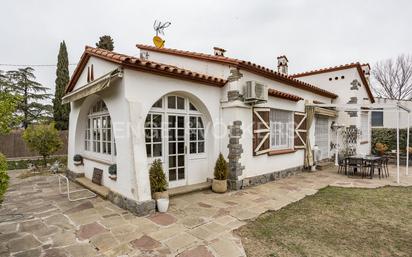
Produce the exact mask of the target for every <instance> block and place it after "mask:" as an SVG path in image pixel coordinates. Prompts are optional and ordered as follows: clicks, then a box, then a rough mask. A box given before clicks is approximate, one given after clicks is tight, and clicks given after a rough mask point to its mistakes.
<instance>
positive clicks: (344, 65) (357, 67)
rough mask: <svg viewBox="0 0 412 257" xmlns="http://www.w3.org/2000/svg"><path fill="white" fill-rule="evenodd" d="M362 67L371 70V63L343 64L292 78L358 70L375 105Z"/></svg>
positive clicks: (302, 73) (303, 73)
mask: <svg viewBox="0 0 412 257" xmlns="http://www.w3.org/2000/svg"><path fill="white" fill-rule="evenodd" d="M362 66H368V67H369V69H370V66H369V63H364V64H360V63H359V62H352V63H348V64H343V65H339V66H334V67H328V68H322V69H317V70H311V71H305V72H301V73H296V74H293V75H290V76H291V77H293V78H300V77H306V76H311V75H316V74H321V73H327V72H333V71H339V70H346V69H351V68H356V69H357V71H358V73H359V76H360V78H361V80H362V83H363V85H364V86H365V89H366V92H367V93H368V96H369V99H370V101H371V102H372V103H374V102H375V98H374V97H373V94H372V90H371V88H370V85H369V83H368V80H367V79H366V77H365V74H364V72H363V70H362Z"/></svg>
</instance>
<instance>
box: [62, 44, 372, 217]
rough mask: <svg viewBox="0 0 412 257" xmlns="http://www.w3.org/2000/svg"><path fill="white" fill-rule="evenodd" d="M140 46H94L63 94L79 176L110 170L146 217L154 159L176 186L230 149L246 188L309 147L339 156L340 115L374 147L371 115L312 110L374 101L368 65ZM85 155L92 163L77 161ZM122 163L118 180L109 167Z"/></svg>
mask: <svg viewBox="0 0 412 257" xmlns="http://www.w3.org/2000/svg"><path fill="white" fill-rule="evenodd" d="M137 47H138V48H139V49H140V57H139V58H136V57H133V56H128V55H124V54H118V53H114V52H110V51H106V50H102V49H97V48H92V47H86V48H85V51H84V54H83V55H82V57H81V60H80V62H79V64H78V66H77V68H76V70H75V72H74V74H73V76H72V78H71V80H70V83H69V84H68V86H67V89H66V95H65V97H64V101H65V102H70V103H71V113H70V127H69V146H68V156H69V161H68V169H69V170H70V172H69V173H70V176H73V177H76V176H82V175H84V176H85V177H86V178H89V179H91V178H92V176H93V171H94V170H95V169H96V168H97V169H100V170H102V171H103V176H102V184H103V185H104V186H105V187H107V188H109V189H110V194H109V197H108V198H109V200H112V201H113V202H115V203H116V204H118V205H120V206H122V207H124V208H127V209H129V210H130V211H132V212H134V213H136V214H138V215H144V214H147V213H149V212H151V211H153V210H154V202H153V200H152V197H151V193H150V184H149V175H148V170H149V167H150V165H151V163H152V162H153V160H155V159H161V161H162V163H163V167H164V170H165V173H166V177H167V179H168V182H169V187H170V188H174V187H182V186H187V185H193V184H198V183H202V182H205V181H207V180H208V179H209V178H212V177H213V167H214V164H215V161H216V159H217V157H218V155H219V153H223V155H224V156H225V157H227V159H228V161H229V168H230V174H229V186H230V188H231V189H232V190H238V189H241V188H244V187H247V186H250V185H255V184H259V183H265V182H267V181H271V180H274V179H277V178H280V177H283V176H288V175H289V174H292V173H295V172H298V171H300V170H302V168H303V166H304V160H305V152H308V151H305V148H308V149H310V148H309V146H310V145H312V146H313V145H315V144H316V145H318V146H319V148H320V149H321V153H322V158H324V159H326V158H329V157H331V155H332V150H331V145H332V144H331V142H332V141H333V135H332V134H333V131H332V128H331V124H332V121H335V122H337V123H345V124H347V125H359V126H360V127H362V129H363V130H364V131H365V132H364V133H363V134H364V135H368V136H364V138H362V142H359V152H362V153H368V151H369V150H368V149H367V148H368V147H369V142H370V139H369V134H370V133H369V129H370V125H369V121H370V118H369V116H367V117H365V118H364V115H360V116H359V117H357V116H356V115H354V114H352V113H349V114H348V113H346V112H337V111H336V110H333V109H331V108H322V107H320V106H317V107H316V108H312V109H311V110H312V111H313V112H312V113H314V117H312V118H310V116H308V115H307V110H308V107H307V106H309V104H313V103H315V104H316V103H324V104H336V103H348V102H349V103H351V102H356V101H357V102H361V101H369V102H373V101H374V100H373V96H372V95H371V94H370V89H369V85H368V81H367V76H366V75H365V74H366V73H363V70H364V69H365V67H366V66H361V65H359V64H353V65H350V66H345V68H339V69H329V70H328V71H325V72H323V71H322V72H310V73H304V74H297V75H294V76H289V75H288V74H287V68H288V66H287V65H288V60H287V58H286V57H285V56H280V57H278V62H277V66H278V67H277V71H274V70H272V69H269V68H265V67H262V66H260V65H257V64H254V63H251V62H248V61H242V60H237V59H233V58H229V57H226V56H225V51H224V50H223V49H221V48H215V49H214V54H211V55H209V54H201V53H194V52H188V51H181V50H175V49H166V48H162V49H159V48H155V47H152V46H146V45H137ZM274 65H275V64H274ZM329 78H332V80H330V79H329ZM336 78H337V79H336ZM355 87H356V89H355ZM312 116H313V115H312ZM307 121H310V122H307ZM312 124H313V125H312ZM307 128H310V129H309V131H307ZM363 134H362V135H363ZM315 135H316V136H315ZM309 152H310V153H311V151H309ZM76 154H80V155H81V156H83V158H84V161H83V165H78V166H76V165H75V164H74V162H73V156H74V155H76ZM308 158H310V155H308V154H306V159H308ZM113 164H116V165H117V179H116V180H113V179H111V178H110V177H109V174H108V169H109V167H110V166H111V165H113Z"/></svg>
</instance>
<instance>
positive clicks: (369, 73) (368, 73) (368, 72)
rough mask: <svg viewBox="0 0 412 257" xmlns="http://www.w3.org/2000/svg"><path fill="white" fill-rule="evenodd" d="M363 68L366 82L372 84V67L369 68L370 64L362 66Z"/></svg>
mask: <svg viewBox="0 0 412 257" xmlns="http://www.w3.org/2000/svg"><path fill="white" fill-rule="evenodd" d="M361 67H362V71H363V74H364V75H365V78H366V80H367V81H368V83H370V81H369V77H370V76H371V66H369V63H366V64H362V65H361Z"/></svg>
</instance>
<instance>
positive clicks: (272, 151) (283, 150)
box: [268, 149, 296, 156]
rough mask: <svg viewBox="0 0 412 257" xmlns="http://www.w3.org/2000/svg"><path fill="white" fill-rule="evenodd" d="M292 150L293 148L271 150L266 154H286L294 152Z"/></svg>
mask: <svg viewBox="0 0 412 257" xmlns="http://www.w3.org/2000/svg"><path fill="white" fill-rule="evenodd" d="M294 152H296V150H295V149H282V150H271V151H269V152H268V155H269V156H272V155H279V154H288V153H294Z"/></svg>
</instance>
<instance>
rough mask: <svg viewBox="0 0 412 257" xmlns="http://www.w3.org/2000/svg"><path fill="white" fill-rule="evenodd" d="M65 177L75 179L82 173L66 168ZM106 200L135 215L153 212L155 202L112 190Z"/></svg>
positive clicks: (82, 174)
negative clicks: (137, 199) (135, 198)
mask: <svg viewBox="0 0 412 257" xmlns="http://www.w3.org/2000/svg"><path fill="white" fill-rule="evenodd" d="M66 177H67V178H68V179H69V180H71V181H75V180H76V178H80V177H84V173H77V172H73V171H70V170H67V171H66ZM107 200H109V201H110V202H112V203H113V204H115V205H117V206H119V207H120V208H122V209H125V210H128V211H130V212H131V213H133V214H134V215H136V216H145V215H148V214H151V213H154V212H155V210H156V202H155V201H154V200H148V201H143V202H139V201H136V200H133V199H130V198H127V197H124V196H122V195H121V194H119V193H116V192H113V191H112V190H110V191H109V194H108V196H107Z"/></svg>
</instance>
